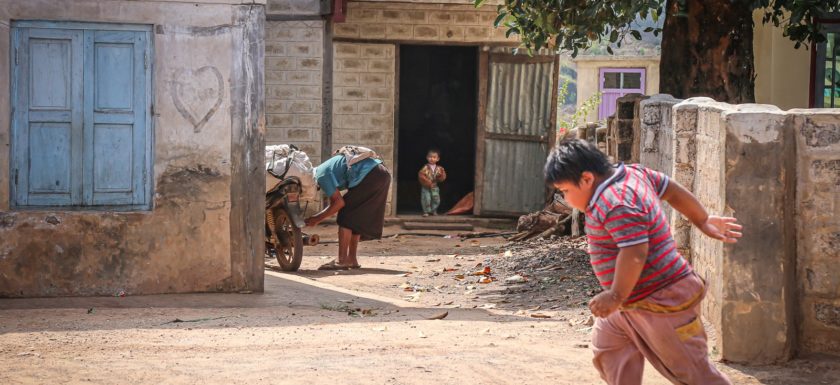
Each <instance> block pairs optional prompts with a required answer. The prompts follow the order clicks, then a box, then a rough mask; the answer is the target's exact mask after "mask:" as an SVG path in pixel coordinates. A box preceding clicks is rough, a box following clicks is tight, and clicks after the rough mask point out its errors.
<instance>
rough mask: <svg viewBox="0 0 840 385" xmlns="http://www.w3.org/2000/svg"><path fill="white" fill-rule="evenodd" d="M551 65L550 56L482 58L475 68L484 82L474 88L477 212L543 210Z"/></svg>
mask: <svg viewBox="0 0 840 385" xmlns="http://www.w3.org/2000/svg"><path fill="white" fill-rule="evenodd" d="M556 64H557V60H556V56H554V55H539V56H533V57H529V56H525V55H511V54H506V53H491V54H487V55H485V56H483V57H482V63H481V65H480V67H484V68H486V71H487V77H486V79H487V80H486V83H483V84H482V85H480V89H479V92H480V93H481V94H483V95H481V96H482V98H483V100H482V101H481V103H480V107H479V114H480V115H483V116H480V117H479V118H480V125H481V126H483V129H480V130H479V138H478V140H479V145H478V154H477V156H478V158H479V159H478V160H479V162H478V164H479V173H478V175H477V178H476V179H477V180H476V185H477V187H476V213H477V214H479V215H516V214H522V213H526V212H532V211H536V210H540V209H542V207H543V204H544V201H545V183H544V182H543V177H542V169H543V165H544V163H545V158H546V155H547V154H548V150H549V143H551V142H552V141H553V137H554V135H553V133H554V130H553V128H554V125H555V114H556V105H555V104H556V98H557V93H556V91H557V90H556V72H557V69H556ZM484 68H480V70H482V69H484ZM482 112H483V114H482ZM480 128H481V127H480Z"/></svg>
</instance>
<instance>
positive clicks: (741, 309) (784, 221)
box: [641, 96, 840, 363]
mask: <svg viewBox="0 0 840 385" xmlns="http://www.w3.org/2000/svg"><path fill="white" fill-rule="evenodd" d="M676 102H678V101H677V100H674V99H671V98H668V97H665V96H662V97H659V96H655V97H653V98H651V99H650V100H648V101H645V102H643V107H642V110H643V114H646V112H647V111H649V110H650V111H657V110H658V111H660V112H661V111H662V110H663V109H667V108H668V106H669V105H672V106H673V107H672V108H671V115H672V118H671V124H670V125H669V124H668V123H667V122H664V121H663V120H662V119H658V120H659V124H658V125H657V124H656V121H657V119H653V118H649V117H648V116H645V115H643V116H642V118H641V119H642V120H644V121H645V123H644V124H643V125H642V127H643V130H642V136H643V138H645V137H646V136H647V137H649V136H650V135H651V134H653V133H656V132H660V133H662V132H668V131H672V135H673V140H672V141H671V146H672V149H673V150H672V154H671V156H670V158H671V159H672V160H673V165H672V178H673V179H674V180H675V181H678V182H679V183H681V184H682V185H684V186H686V187H687V188H689V189H690V190H693V192H694V193H695V194H696V195H697V196H698V198H699V199H700V201H701V202H702V203H703V204H704V205H705V206H706V207H707V208H708V209H709V211H710V212H711V213H721V214H725V215H734V216H736V217H738V218H739V220H740V222H741V223H742V224H743V225H744V226H745V231H744V234H745V237H744V238H743V239H742V240H741V242H739V243H738V244H736V245H733V246H724V245H723V244H721V243H719V242H716V241H712V240H710V239H709V238H708V237H705V236H704V235H703V234H701V233H700V232H699V231H698V230H697V229H696V228H692V227H691V226H690V224H689V223H688V222H687V221H685V219H684V218H682V217H681V216H678V215H672V221H671V223H672V231H673V233H674V237H675V239H676V240H677V242H678V244H680V245H681V247H683V248H684V247H685V245H686V244H688V245H689V246H690V247H689V250H686V251H684V253H686V254H687V255H689V256H690V257H691V259H692V262H693V265H694V266H695V268H696V270H697V271H698V272H700V273H701V275H703V276H704V277H705V278H706V280H707V283H708V284H709V294H708V296H707V298H706V300H705V301H704V304H703V313H704V316H706V317H707V318H708V319H709V320H710V321H711V323H712V324H713V325H714V327H715V329H716V330H717V334H718V336H719V338H718V344H719V346H718V349H719V350H720V352H721V354H722V356H723V358H724V359H728V360H732V361H740V362H748V363H767V362H774V361H783V360H786V359H788V358H790V357H791V356H792V355H794V354H795V353H796V352H806V353H812V352H819V353H840V281H839V279H838V278H837V277H838V267H837V260H838V257H840V254H838V250H840V247H838V245H840V243H838V239H840V220H838V219H837V218H840V215H838V214H840V212H838V210H840V209H838V207H840V205H838V202H840V188H838V186H840V166H838V164H840V157H838V155H837V154H838V152H840V134H838V132H840V110H836V109H815V110H790V111H787V112H785V111H781V110H779V109H778V108H776V107H773V106H763V105H739V106H732V105H728V104H723V103H716V102H714V101H712V100H710V99H707V98H693V99H688V100H686V101H683V102H680V103H678V104H675V105H674V103H676ZM644 143H645V140H644V139H643V140H642V146H643V148H644V146H645V144H644ZM661 146H662V147H663V148H664V147H667V144H662V145H661ZM661 150H662V148H659V149H657V151H655V152H649V153H648V155H647V156H646V157H645V158H644V159H645V163H646V164H647V165H649V166H650V165H659V166H658V167H666V168H667V164H668V162H669V156H668V155H667V154H663V151H661Z"/></svg>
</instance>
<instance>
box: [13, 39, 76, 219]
mask: <svg viewBox="0 0 840 385" xmlns="http://www.w3.org/2000/svg"><path fill="white" fill-rule="evenodd" d="M13 44H14V53H13V54H14V55H15V58H14V60H13V61H12V63H13V69H12V72H13V76H12V79H13V80H12V82H13V84H12V88H13V89H12V95H13V97H14V99H13V103H14V107H15V108H14V116H13V117H12V136H13V139H12V147H13V149H12V151H13V152H12V159H11V163H12V188H13V200H14V205H16V206H26V205H28V206H68V205H76V204H80V203H81V200H82V185H81V182H82V164H81V158H82V143H81V132H82V121H83V120H82V111H83V106H82V92H83V87H82V68H83V56H84V55H83V33H82V32H81V31H75V30H56V29H37V28H23V29H16V30H14V37H13Z"/></svg>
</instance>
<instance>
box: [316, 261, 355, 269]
mask: <svg viewBox="0 0 840 385" xmlns="http://www.w3.org/2000/svg"><path fill="white" fill-rule="evenodd" d="M349 269H350V266H344V265H339V264H338V262H336V261H335V260H332V261H329V262H327V263H325V264H323V265H321V266H319V267H318V270H349Z"/></svg>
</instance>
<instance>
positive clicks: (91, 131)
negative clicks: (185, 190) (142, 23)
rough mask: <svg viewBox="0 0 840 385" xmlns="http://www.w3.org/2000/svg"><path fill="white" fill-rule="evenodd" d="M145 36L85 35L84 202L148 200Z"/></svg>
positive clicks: (140, 201) (126, 203)
mask: <svg viewBox="0 0 840 385" xmlns="http://www.w3.org/2000/svg"><path fill="white" fill-rule="evenodd" d="M146 38H147V37H146V35H145V33H143V32H134V31H85V48H86V49H85V52H86V55H87V59H86V60H85V61H86V62H87V63H91V65H89V66H87V67H86V68H85V79H90V80H89V81H86V82H85V106H86V107H87V108H85V125H84V133H85V134H84V144H85V147H86V148H89V149H91V151H86V152H85V160H84V163H85V166H86V167H85V178H84V180H85V189H84V191H85V202H88V203H89V204H92V205H129V204H138V203H142V202H143V201H144V199H145V189H144V188H143V187H144V180H145V179H146V175H145V172H146V170H145V168H144V167H143V166H144V164H145V155H146V154H145V151H144V144H145V143H146V140H145V138H146V113H147V112H148V106H147V105H146V98H145V95H146V89H145V84H146V71H145V67H146V66H147V63H146V58H147V57H148V56H147V53H146V47H147V44H146Z"/></svg>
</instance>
